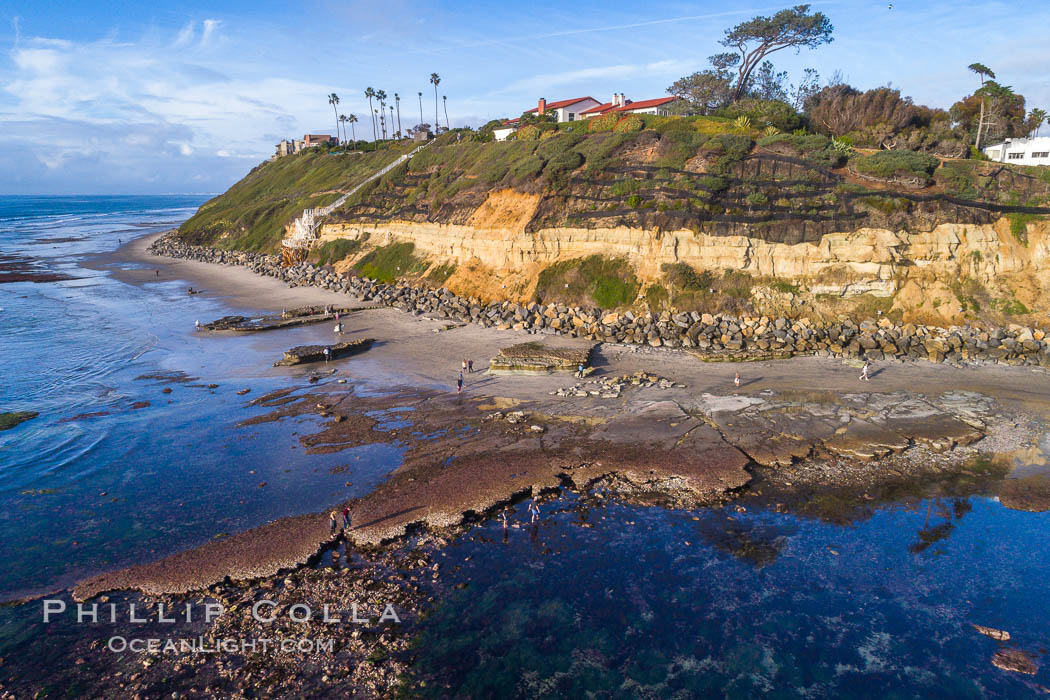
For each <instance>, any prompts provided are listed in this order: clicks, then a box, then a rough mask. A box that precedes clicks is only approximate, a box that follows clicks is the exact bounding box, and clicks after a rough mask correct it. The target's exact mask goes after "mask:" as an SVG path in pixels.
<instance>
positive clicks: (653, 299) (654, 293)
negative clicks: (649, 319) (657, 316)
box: [645, 284, 670, 311]
mask: <svg viewBox="0 0 1050 700" xmlns="http://www.w3.org/2000/svg"><path fill="white" fill-rule="evenodd" d="M669 299H670V294H668V292H667V288H666V287H664V286H663V285H659V284H651V285H649V287H648V288H647V289H646V290H645V303H647V304H648V305H649V308H650V309H652V310H653V311H656V310H659V309H662V308H663V307H664V306H665V305H666V304H667V302H668V300H669Z"/></svg>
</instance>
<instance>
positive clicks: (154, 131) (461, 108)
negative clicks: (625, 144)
mask: <svg viewBox="0 0 1050 700" xmlns="http://www.w3.org/2000/svg"><path fill="white" fill-rule="evenodd" d="M811 4H812V7H813V9H815V10H819V11H821V12H824V13H825V14H826V15H828V17H829V18H830V20H831V22H832V24H833V25H834V27H835V32H834V37H835V41H834V42H833V43H831V44H830V45H827V46H822V47H820V48H818V49H815V50H807V49H804V50H802V51H801V52H799V53H797V54H796V53H795V52H793V51H790V50H788V51H782V52H779V53H777V54H774V55H773V56H771V58H772V59H773V61H774V63H775V65H776V66H777V68H778V70H787V71H789V73H790V75H791V78H792V80H796V79H797V78H798V77H799V76H800V75H801V72H802V70H803V69H805V68H807V67H812V68H816V69H817V70H818V71H819V72H820V74H821V75H822V76H824V77H825V78H827V77H829V76H830V75H831V74H832V73H834V72H835V71H841V74H842V75H843V76H844V77H845V78H846V79H847V80H848V82H849V83H850V84H852V85H854V86H855V87H858V88H861V89H868V88H873V87H880V86H884V85H887V84H889V85H892V86H893V87H895V88H898V89H900V90H901V92H902V93H903V94H905V95H908V96H911V97H912V98H913V99H914V100H915V101H916V102H917V103H921V104H929V105H931V106H936V107H944V108H947V107H949V106H950V105H951V104H952V103H953V102H955V101H956V100H957V99H959V98H960V97H962V96H964V95H966V94H969V93H970V92H972V91H973V89H974V88H975V87H977V77H976V76H975V75H973V74H972V73H970V72H969V71H967V70H966V66H967V65H969V64H970V63H973V62H975V61H979V62H981V63H984V64H985V65H987V66H989V67H990V68H992V69H993V70H994V71H995V72H996V73H997V75H998V78H999V81H1000V82H1002V83H1004V84H1006V85H1010V86H1012V87H1013V88H1014V90H1015V91H1017V92H1020V93H1022V94H1024V95H1025V97H1026V98H1027V100H1028V107H1029V108H1031V107H1034V106H1041V107H1043V108H1044V109H1050V41H1048V40H1047V34H1046V32H1047V27H1050V3H1048V2H1047V0H1033V1H1028V0H1022V1H1017V2H972V1H970V0H952V1H944V0H895V1H894V2H893V3H892V6H890V4H889V3H888V2H885V1H883V2H864V1H854V2H848V1H842V2H835V1H829V2H813V3H811ZM786 6H788V4H787V3H784V4H776V3H774V4H764V3H763V2H762V1H761V0H760V1H759V2H751V3H726V2H706V1H705V2H678V1H672V2H668V1H664V0H649V1H647V2H638V0H594V1H590V0H574V1H573V2H569V3H566V2H553V1H551V0H532V1H531V2H525V3H508V2H504V1H500V2H479V1H478V0H428V1H426V2H423V1H419V0H383V1H381V2H375V1H373V2H360V1H358V0H303V1H301V2H297V3H284V2H273V1H271V0H252V1H251V2H240V1H236V2H216V1H211V2H203V1H197V0H191V1H185V2H168V1H167V0H152V1H151V2H148V3H145V2H141V1H140V0H135V1H133V2H129V1H126V0H109V1H108V2H103V1H101V0H95V1H92V2H84V1H78V0H64V1H63V2H61V3H56V2H53V0H3V2H0V194H164V193H213V192H221V191H224V190H225V189H226V188H227V187H229V186H230V185H231V184H233V183H234V182H236V181H237V180H238V179H240V178H241V177H242V176H243V175H244V174H245V173H247V171H248V170H250V169H251V168H252V167H254V166H255V165H257V164H259V163H260V162H261V161H263V160H265V159H267V158H268V157H269V156H270V155H271V154H273V152H274V144H276V143H277V142H278V141H280V140H281V139H282V138H301V137H302V135H303V134H304V133H334V131H335V128H336V127H335V114H333V110H332V107H331V105H329V104H328V99H327V96H328V94H329V93H331V92H335V93H337V94H338V95H339V96H340V99H341V102H340V104H339V107H338V111H339V113H341V114H355V115H357V116H358V119H359V120H360V121H359V122H358V123H357V125H356V133H357V136H358V138H364V136H365V135H366V134H368V135H370V133H371V122H370V120H369V119H368V116H367V115H368V103H367V100H366V99H365V97H364V91H365V88H367V87H373V88H375V89H377V90H379V89H382V90H385V91H386V92H387V94H388V95H391V96H392V95H393V94H394V93H395V92H396V93H399V94H400V95H401V97H402V101H401V108H402V109H401V118H402V126H403V127H405V128H406V129H407V128H408V126H409V125H414V124H416V123H418V122H419V112H420V107H419V96H418V93H419V92H422V93H423V97H422V100H423V105H422V108H423V113H424V114H423V117H424V120H425V121H427V122H433V121H434V107H435V100H434V90H433V86H432V85H430V84H429V82H428V78H429V76H430V74H431V73H432V72H436V73H438V74H439V75H440V76H441V83H440V85H439V86H438V97H439V102H440V97H441V96H442V95H444V96H447V98H448V101H447V106H448V117H449V121H450V122H451V124H452V126H453V127H455V126H464V125H469V126H479V125H481V124H484V123H485V122H486V121H488V120H490V119H493V118H497V117H508V116H518V115H519V114H520V113H521V112H522V111H524V110H526V109H529V108H531V107H534V106H536V101H537V99H538V98H540V97H544V98H546V99H547V100H548V101H554V100H558V99H565V98H572V97H580V96H585V95H590V96H593V97H595V98H597V99H599V100H601V101H607V100H608V99H609V98H610V96H611V95H612V94H613V93H615V92H622V93H625V94H626V95H627V97H628V98H629V99H632V100H642V99H648V98H653V97H659V96H661V95H664V94H665V92H666V89H667V87H668V86H669V85H671V83H673V82H674V81H675V80H676V79H678V78H680V77H682V76H684V75H688V74H691V73H693V72H694V71H697V70H701V69H703V68H705V67H706V58H707V56H709V55H711V54H714V53H717V52H719V51H721V50H723V49H722V48H721V47H720V46H719V45H718V40H719V39H720V38H721V37H722V35H723V31H724V30H725V29H726V28H727V27H731V26H733V25H735V24H737V23H738V22H741V21H744V20H746V19H749V18H751V17H753V16H754V15H757V14H766V15H768V14H772V13H774V12H776V11H777V10H779V9H782V8H783V7H786ZM427 115H429V117H428V116H427ZM440 119H441V122H442V123H443V122H444V112H443V111H442V112H441V113H440Z"/></svg>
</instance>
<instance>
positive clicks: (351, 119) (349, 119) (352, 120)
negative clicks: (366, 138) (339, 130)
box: [343, 114, 357, 148]
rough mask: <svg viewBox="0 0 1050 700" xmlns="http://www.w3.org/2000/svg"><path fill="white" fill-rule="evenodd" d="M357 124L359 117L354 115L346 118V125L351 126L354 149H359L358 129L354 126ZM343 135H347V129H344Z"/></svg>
mask: <svg viewBox="0 0 1050 700" xmlns="http://www.w3.org/2000/svg"><path fill="white" fill-rule="evenodd" d="M356 122H357V117H356V116H355V115H353V114H351V115H349V116H348V117H347V118H346V123H347V124H349V125H350V134H351V135H352V136H353V139H354V148H357V129H355V128H354V124H355V123H356ZM343 134H344V135H345V134H346V127H345V126H344V127H343Z"/></svg>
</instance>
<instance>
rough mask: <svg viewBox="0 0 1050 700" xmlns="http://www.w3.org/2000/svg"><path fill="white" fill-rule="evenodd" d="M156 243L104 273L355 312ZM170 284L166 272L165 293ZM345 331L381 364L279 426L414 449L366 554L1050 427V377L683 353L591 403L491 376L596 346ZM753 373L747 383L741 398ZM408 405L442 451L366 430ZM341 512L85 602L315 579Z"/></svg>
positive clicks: (130, 581)
mask: <svg viewBox="0 0 1050 700" xmlns="http://www.w3.org/2000/svg"><path fill="white" fill-rule="evenodd" d="M155 238H156V236H148V237H144V238H141V239H138V240H136V241H133V242H131V243H129V244H127V245H125V246H124V247H122V248H121V249H119V250H118V251H116V252H115V253H113V254H111V255H109V256H101V257H100V258H98V259H96V261H95V263H94V264H95V265H98V266H101V267H103V268H105V269H109V270H112V271H114V272H115V275H116V276H117V277H118V278H119V279H122V280H124V281H126V282H128V283H132V284H149V283H150V282H152V281H155V280H157V279H160V280H172V279H181V280H185V281H186V282H187V283H188V284H192V285H193V286H194V287H195V288H200V289H202V290H203V292H202V293H203V294H206V295H212V296H216V297H220V298H223V299H224V300H225V301H226V302H227V303H229V304H231V305H233V306H235V307H237V306H243V307H245V308H251V309H256V310H264V311H265V310H279V309H281V308H288V307H293V306H305V305H313V304H344V305H345V304H347V303H348V302H349V301H356V300H353V299H352V298H350V297H348V296H347V295H345V294H337V293H333V292H328V291H325V290H320V289H314V288H303V287H300V288H288V287H287V286H286V285H285V284H284V283H283V282H280V281H278V280H275V279H272V278H268V277H262V276H258V275H255V274H254V273H252V272H250V271H249V270H247V269H245V268H243V267H236V266H230V267H227V266H220V265H215V264H211V263H202V262H196V261H186V260H174V259H169V258H156V257H153V256H151V255H150V254H149V253H148V252H147V251H146V248H147V247H148V246H149V244H150V243H151V242H152V240H153V239H155ZM125 266H141V267H142V268H143V269H128V268H127V267H125ZM154 270H160V276H159V277H158V276H157V274H156V273H155V272H154ZM345 325H346V327H347V331H348V332H347V333H345V334H344V339H346V340H353V339H356V338H363V337H370V338H375V339H376V347H374V348H373V349H372V350H370V351H369V352H368V353H366V354H364V355H361V356H358V357H355V358H353V359H349V360H345V361H342V362H340V363H339V364H338V365H337V366H338V367H339V369H340V376H343V377H349V378H352V380H353V383H352V384H347V385H338V384H335V383H327V384H324V385H322V386H317V387H309V386H308V385H306V384H305V383H304V387H303V389H304V390H308V393H303V394H300V395H299V396H298V397H297V398H296V399H295V401H294V402H290V403H288V404H286V405H284V406H280V407H279V408H277V410H276V411H275V415H274V416H273V418H274V419H280V418H281V417H286V416H293V415H301V414H302V413H307V412H313V413H320V414H321V415H322V416H325V415H328V416H331V417H333V420H332V422H331V423H330V424H329V425H328V426H327V427H326V429H325V431H324V433H323V434H322V435H321V436H312V437H305V438H304V444H306V445H308V446H309V447H311V448H312V449H324V450H336V449H341V447H340V445H349V444H360V443H361V442H382V441H397V442H398V443H399V444H403V445H407V446H408V447H409V448H410V449H409V452H408V454H407V456H406V459H405V463H404V465H403V466H402V467H401V468H399V469H398V470H397V471H396V472H395V473H394V474H393V475H392V476H391V478H390V479H389V480H388V481H387V482H385V483H384V484H382V485H381V486H380V487H379V488H377V489H376V490H375V491H374V492H373V493H372V494H370V495H368V496H366V497H364V498H362V499H359V500H358V501H356V502H354V503H352V504H351V505H352V508H353V517H354V523H355V527H354V530H353V531H352V532H350V533H349V538H350V539H351V540H352V541H353V542H354V543H355V544H357V545H359V546H375V545H380V544H382V543H384V542H386V541H389V540H391V539H395V538H398V537H400V536H402V535H404V534H405V533H406V532H407V531H408V530H409V529H410V528H411V527H413V526H414V525H417V524H425V525H427V526H429V527H432V528H441V527H447V526H452V525H456V524H458V523H460V522H462V521H463V519H464V518H465V517H466V518H469V517H471V516H476V515H482V514H485V513H486V512H490V511H491V510H492V509H495V508H498V507H500V506H501V505H502V504H505V503H507V502H509V501H512V500H513V499H515V498H522V497H526V496H528V495H535V494H537V493H540V492H542V491H543V490H545V489H553V488H557V487H558V486H559V485H563V484H567V485H569V486H571V487H574V488H578V489H585V488H588V487H589V486H590V485H593V484H595V483H597V482H599V481H603V480H605V482H608V481H609V480H610V479H612V480H613V481H618V480H620V481H624V482H626V484H627V487H626V488H627V490H628V491H641V492H646V491H661V490H662V491H664V492H674V493H676V494H677V495H676V498H681V499H684V498H685V496H686V495H689V496H690V497H692V499H693V502H694V503H702V502H705V500H707V501H711V500H717V499H718V498H724V497H728V496H730V495H731V494H732V493H733V492H734V491H736V490H738V489H740V488H741V487H743V486H744V485H745V484H747V482H748V481H749V480H750V475H749V474H748V471H747V470H746V469H745V467H746V466H747V465H748V463H749V461H750V460H752V459H754V460H756V461H758V462H759V463H765V462H764V461H763V460H766V459H769V460H772V461H771V462H770V464H778V463H779V462H777V460H781V459H783V455H785V454H786V455H788V461H790V460H791V459H799V458H805V457H806V456H807V455H809V454H810V453H812V452H813V451H814V450H824V451H825V452H826V451H832V452H835V451H837V450H838V451H841V452H840V453H839V454H840V456H845V457H848V458H849V459H869V458H872V457H878V456H879V455H878V454H871V455H867V454H865V450H864V449H863V446H864V445H865V444H876V446H877V447H878V448H879V450H878V451H882V450H885V451H890V452H892V451H897V450H899V449H901V448H902V447H905V446H908V445H919V447H918V448H916V449H920V450H927V451H930V452H931V453H939V452H944V451H945V450H946V449H947V450H950V449H951V448H952V447H953V446H955V445H966V444H968V443H970V442H973V441H974V440H979V438H980V437H982V435H983V434H985V433H986V432H989V431H992V432H994V429H999V428H1001V426H997V425H995V424H996V423H997V422H1001V423H1003V424H1010V425H1014V424H1018V425H1019V423H1018V422H1017V417H1016V416H1015V415H1013V412H1017V411H1024V412H1025V413H1028V414H1033V415H1035V416H1038V417H1042V418H1044V419H1045V418H1047V417H1048V416H1050V375H1048V374H1047V372H1046V371H1045V370H1042V369H1038V368H1037V369H1034V370H1033V369H1030V368H1023V367H1005V366H989V367H979V368H976V367H968V368H961V369H960V368H956V367H951V366H949V365H945V364H932V363H927V362H914V363H900V362H889V363H885V364H880V365H877V366H875V367H874V371H873V372H872V380H871V381H870V382H860V381H859V380H858V378H857V375H858V371H857V369H856V368H855V367H852V366H850V365H849V364H847V363H845V362H842V361H839V360H827V359H819V358H794V359H790V360H781V361H776V362H756V363H745V364H728V363H727V364H720V363H704V362H701V361H699V360H698V359H697V358H696V357H694V356H692V355H690V354H689V353H687V352H684V351H676V350H663V349H652V348H635V347H627V346H609V345H602V346H599V347H598V348H597V349H596V351H595V352H594V354H593V356H592V362H593V364H594V366H595V367H596V368H597V376H600V377H609V376H614V375H628V374H631V373H634V372H637V371H640V370H644V371H646V372H649V373H652V374H656V375H660V376H663V377H667V378H669V379H670V380H671V381H673V382H675V383H679V384H684V385H685V386H684V387H673V388H665V389H660V388H656V387H649V388H631V389H628V390H626V391H625V392H624V394H623V396H622V397H618V398H617V399H602V398H599V397H594V396H586V397H581V398H577V397H561V396H552V395H551V393H552V392H554V391H556V390H557V389H559V388H565V387H568V386H571V385H573V384H575V383H576V382H575V380H573V378H572V376H571V374H569V373H556V374H536V375H522V374H499V375H496V374H488V373H485V372H484V370H485V369H486V367H487V362H488V358H491V357H493V356H494V355H496V354H497V352H498V351H499V350H500V349H501V348H504V347H507V346H509V345H513V344H516V343H520V342H525V341H535V340H543V341H544V342H547V343H551V344H557V345H561V346H564V347H576V348H583V347H586V346H589V345H590V344H591V343H590V342H589V341H583V340H574V339H567V338H559V337H554V336H542V337H539V336H536V335H532V334H528V333H526V332H524V331H499V330H496V329H491V328H484V327H481V326H476V325H471V324H468V325H464V326H458V327H453V328H451V329H447V330H445V329H446V328H448V326H449V325H450V324H449V322H448V321H447V320H445V319H440V320H439V319H428V318H425V317H417V316H414V315H412V314H409V313H405V312H402V311H400V310H397V309H390V308H381V309H376V310H370V311H368V312H367V313H363V314H354V315H353V316H351V317H350V318H349V319H348V320H347V322H346V324H345ZM467 358H470V359H473V360H474V366H475V368H476V369H477V370H480V371H479V372H476V373H475V374H467V375H466V377H465V378H466V385H465V389H464V393H463V394H462V395H457V394H456V393H455V389H454V387H455V379H456V375H457V373H458V371H459V366H460V360H461V359H467ZM274 371H275V372H282V371H284V372H287V371H289V370H274ZM738 371H739V372H740V374H741V380H742V384H741V386H740V387H739V388H736V387H734V386H733V376H734V374H735V373H736V372H738ZM297 376H301V371H300V373H299V375H297ZM355 385H356V386H357V387H360V388H361V389H362V390H364V391H368V390H371V391H376V392H382V394H383V396H381V397H377V398H375V399H371V400H367V399H365V398H363V396H358V395H355V394H354V393H353V389H352V387H354V386H355ZM949 391H955V392H958V391H965V392H975V393H976V394H983V395H986V396H990V397H994V399H995V400H996V401H997V402H998V403H995V402H992V401H988V402H986V403H982V404H981V407H980V411H978V412H977V413H974V410H976V409H974V407H973V406H972V405H971V404H973V403H974V401H976V399H974V400H970V399H968V398H967V397H966V395H961V396H962V397H963V398H962V399H961V401H962V404H965V405H964V406H962V407H961V408H960V407H959V406H955V404H952V405H946V404H944V402H941V403H939V404H937V405H934V404H935V403H936V399H935V398H931V399H930V400H929V401H927V400H926V399H924V398H922V397H923V395H925V396H928V397H941V396H942V395H944V394H945V392H949ZM860 392H865V393H864V394H862V393H860ZM868 392H871V393H868ZM967 402H969V403H967ZM753 405H760V407H761V410H759V409H754V410H752V409H751V408H750V407H751V406H753ZM403 406H411V407H412V408H413V412H412V414H411V419H412V422H413V428H412V429H413V430H415V431H416V432H418V433H419V434H421V435H429V436H433V435H437V436H438V437H431V438H428V439H426V440H413V439H409V438H406V435H405V433H406V432H407V431H402V434H401V435H400V436H398V435H397V432H396V431H389V430H387V431H377V430H376V429H375V427H374V425H373V424H371V423H364V422H362V421H360V420H357V418H359V417H360V414H361V413H362V412H363V411H365V410H369V409H371V410H388V409H390V408H393V407H403ZM767 409H768V410H767ZM956 409H958V410H956ZM517 410H520V411H523V412H524V413H525V418H524V419H523V421H522V422H510V421H508V420H507V418H508V414H509V413H511V412H513V411H517ZM968 411H969V413H968ZM843 412H845V414H846V415H844V414H843ZM799 414H801V415H802V419H800V418H799ZM978 414H979V415H978ZM1008 414H1009V415H1008ZM836 421H838V422H836ZM843 421H844V422H843ZM840 422H841V425H840V424H839V423H840ZM974 425H977V426H979V428H974V427H973V426H974ZM533 426H535V428H533ZM1000 432H1002V431H1001V430H1000ZM912 433H914V434H912ZM771 438H775V439H771ZM1018 439H1020V438H1018ZM310 440H313V442H309V441H310ZM778 441H779V442H778ZM770 444H772V445H773V448H769V449H767V447H765V446H768V445H770ZM977 444H978V445H979V444H980V443H979V442H978V443H977ZM760 445H762V446H763V449H761V450H759V449H757V448H758V446H760ZM1017 446H1019V445H1017ZM971 454H972V450H971ZM920 461H921V460H920ZM683 502H688V499H686V500H685V501H683ZM339 509H340V510H341V506H339ZM326 513H327V511H325V512H324V513H319V514H314V515H309V516H299V517H298V518H287V519H283V520H278V521H275V522H273V523H270V524H268V525H266V526H263V527H261V528H256V529H254V530H250V531H248V532H244V533H240V534H238V535H235V536H232V537H228V538H224V539H222V540H216V541H214V542H212V543H209V544H208V545H206V546H205V547H201V548H198V549H195V550H190V551H188V552H183V553H180V554H177V555H174V556H172V557H168V558H167V559H164V560H162V561H160V562H155V563H150V564H143V565H140V566H136V567H131V568H129V569H125V570H123V571H118V572H112V573H108V574H104V575H102V576H99V577H95V578H93V579H90V580H88V581H85V582H82V584H81V585H79V586H78V587H77V589H76V591H75V595H76V597H77V598H80V599H83V598H87V597H90V596H93V595H96V594H98V593H100V592H103V591H105V590H110V589H115V588H136V589H139V590H144V591H147V592H150V593H162V592H186V591H190V590H194V589H199V588H203V587H206V586H208V585H210V584H212V583H216V582H218V581H221V580H222V579H224V578H226V577H230V578H231V579H234V580H250V579H257V578H263V577H267V576H272V575H274V574H277V573H278V572H280V571H283V570H286V569H289V568H294V567H295V566H299V565H301V564H303V563H305V562H306V561H307V560H308V559H309V558H310V557H311V556H312V555H313V554H315V553H316V552H317V551H319V550H320V549H321V548H322V547H324V546H325V544H326V543H328V542H329V541H330V540H331V539H332V535H331V533H330V531H329V528H328V520H327V515H326Z"/></svg>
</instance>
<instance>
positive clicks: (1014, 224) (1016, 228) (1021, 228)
mask: <svg viewBox="0 0 1050 700" xmlns="http://www.w3.org/2000/svg"><path fill="white" fill-rule="evenodd" d="M1006 218H1007V219H1009V220H1010V233H1012V234H1013V236H1014V238H1016V239H1017V242H1018V243H1020V244H1021V245H1023V246H1024V247H1026V248H1027V247H1028V222H1029V221H1035V220H1036V219H1038V218H1039V217H1038V216H1036V215H1035V214H1017V213H1012V214H1007V215H1006Z"/></svg>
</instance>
